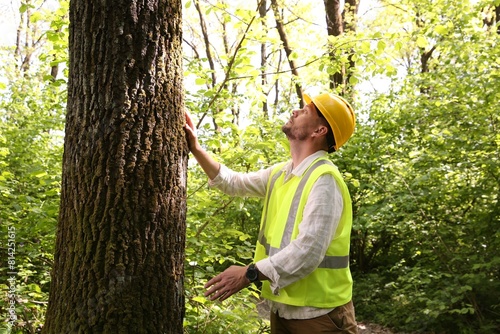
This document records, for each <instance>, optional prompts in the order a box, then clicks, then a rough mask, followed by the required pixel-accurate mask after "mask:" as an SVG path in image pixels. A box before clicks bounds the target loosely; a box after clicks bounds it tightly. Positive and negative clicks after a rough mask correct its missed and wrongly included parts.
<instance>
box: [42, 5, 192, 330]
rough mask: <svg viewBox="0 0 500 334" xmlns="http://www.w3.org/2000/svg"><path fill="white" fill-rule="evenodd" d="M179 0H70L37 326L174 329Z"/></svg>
mask: <svg viewBox="0 0 500 334" xmlns="http://www.w3.org/2000/svg"><path fill="white" fill-rule="evenodd" d="M181 35H182V32H181V1H180V0H151V1H147V2H144V1H137V0H104V1H89V0H72V1H71V2H70V40H69V50H70V68H69V71H70V75H69V83H68V110H67V119H66V139H65V146H64V150H65V151H64V157H63V178H62V193H61V205H60V213H59V226H58V232H57V243H56V254H55V264H54V268H53V273H52V285H51V291H50V297H49V306H48V310H47V320H46V324H45V326H44V329H43V331H44V333H54V334H61V333H85V334H88V333H182V322H183V313H184V299H183V292H184V291H183V260H184V240H185V215H186V204H185V193H186V162H187V155H188V151H187V146H186V142H185V134H184V130H183V126H182V125H183V122H184V110H183V103H184V101H183V95H182V94H183V93H182V89H183V87H182V68H181V67H182V66H181V65H182V57H181V40H182V39H181V37H182V36H181Z"/></svg>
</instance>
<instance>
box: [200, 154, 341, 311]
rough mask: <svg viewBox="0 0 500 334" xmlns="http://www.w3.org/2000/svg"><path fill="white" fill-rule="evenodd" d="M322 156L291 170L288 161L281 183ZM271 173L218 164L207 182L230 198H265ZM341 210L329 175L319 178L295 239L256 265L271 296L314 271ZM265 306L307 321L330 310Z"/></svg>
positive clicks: (309, 159) (275, 304)
mask: <svg viewBox="0 0 500 334" xmlns="http://www.w3.org/2000/svg"><path fill="white" fill-rule="evenodd" d="M326 154H327V153H326V152H325V151H318V152H316V153H314V154H312V155H310V156H309V157H307V158H306V159H304V160H303V161H302V162H301V163H300V164H299V165H298V166H297V167H295V168H293V166H292V162H291V161H290V162H288V163H287V164H286V165H285V166H284V167H283V170H284V171H285V182H286V181H287V180H290V179H291V178H293V177H300V176H302V175H303V174H304V173H305V171H306V170H307V168H308V167H309V166H310V165H311V163H312V162H313V161H314V160H316V159H317V158H319V157H322V156H326ZM292 168H293V169H292ZM272 170H273V167H271V168H267V169H263V170H260V171H258V172H253V173H246V174H243V173H237V172H234V171H232V170H230V169H228V168H227V167H225V166H223V165H221V168H220V170H219V174H218V175H217V176H216V177H215V178H214V179H213V180H210V181H209V185H210V186H211V187H216V188H218V189H219V190H221V191H223V192H224V193H226V194H228V195H232V196H241V197H265V195H266V186H267V182H268V180H269V177H270V175H271V172H272ZM342 210H343V201H342V195H341V192H340V189H339V187H338V185H337V182H336V181H335V179H334V178H333V176H331V175H322V176H320V177H319V178H318V180H317V181H316V182H315V184H314V185H313V187H312V189H311V192H310V194H309V198H308V200H307V203H306V206H305V208H304V214H303V219H302V222H301V223H300V225H299V234H298V236H297V238H296V239H295V240H293V241H292V242H291V243H290V244H289V245H288V246H286V247H285V248H283V249H282V250H281V251H279V252H278V253H276V254H275V255H273V256H270V257H268V258H266V259H263V260H261V261H259V262H257V263H256V266H257V268H258V269H259V271H260V272H261V273H262V274H264V275H265V276H266V277H268V278H269V279H270V282H271V290H272V291H273V293H274V294H276V295H278V294H279V290H280V289H281V288H284V287H286V286H288V285H290V284H292V283H293V282H295V281H298V280H300V279H302V278H304V277H305V276H307V275H308V274H310V273H311V272H312V271H313V270H314V269H316V268H317V266H318V265H319V264H320V262H321V260H322V259H323V257H324V256H325V254H326V250H327V249H328V246H329V245H330V242H331V241H332V239H333V236H334V235H335V231H336V229H337V226H338V224H339V221H340V216H341V214H342ZM268 303H269V304H270V307H271V310H272V311H273V312H276V311H278V312H279V315H280V316H281V317H283V318H286V319H310V318H314V317H319V316H321V315H324V314H327V313H329V312H330V311H331V310H332V309H333V308H330V309H319V308H315V307H298V306H292V305H285V304H281V303H277V302H273V301H268Z"/></svg>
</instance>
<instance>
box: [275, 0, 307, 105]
mask: <svg viewBox="0 0 500 334" xmlns="http://www.w3.org/2000/svg"><path fill="white" fill-rule="evenodd" d="M271 7H272V8H273V12H274V18H275V19H276V29H277V30H278V34H279V35H280V39H281V42H282V43H283V49H284V50H285V53H286V58H287V60H288V65H289V66H290V70H291V71H292V74H293V75H294V76H295V77H297V78H298V77H299V72H298V71H297V67H296V66H295V62H294V61H293V59H292V58H291V55H292V48H291V47H290V44H289V43H288V37H287V34H286V31H285V24H284V23H283V18H282V17H281V14H280V11H279V6H278V2H277V1H276V0H271ZM295 92H296V93H297V97H298V98H299V101H300V106H303V105H304V101H303V98H302V87H301V86H300V84H299V83H298V82H297V83H295Z"/></svg>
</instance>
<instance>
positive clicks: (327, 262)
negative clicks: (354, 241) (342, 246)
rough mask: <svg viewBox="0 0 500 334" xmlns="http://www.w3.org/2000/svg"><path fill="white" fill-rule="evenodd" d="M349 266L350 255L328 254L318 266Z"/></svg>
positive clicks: (338, 267)
mask: <svg viewBox="0 0 500 334" xmlns="http://www.w3.org/2000/svg"><path fill="white" fill-rule="evenodd" d="M348 266H349V255H346V256H328V255H325V257H324V258H323V261H321V263H320V264H319V266H318V268H330V269H340V268H347V267H348Z"/></svg>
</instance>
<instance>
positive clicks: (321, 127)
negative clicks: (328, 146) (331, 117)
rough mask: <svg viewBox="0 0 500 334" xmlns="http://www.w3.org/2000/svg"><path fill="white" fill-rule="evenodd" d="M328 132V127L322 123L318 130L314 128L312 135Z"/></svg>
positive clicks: (321, 134)
mask: <svg viewBox="0 0 500 334" xmlns="http://www.w3.org/2000/svg"><path fill="white" fill-rule="evenodd" d="M327 133H328V128H327V127H326V126H324V125H320V126H318V128H317V129H316V130H314V132H313V134H312V136H313V137H321V136H326V134H327Z"/></svg>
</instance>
